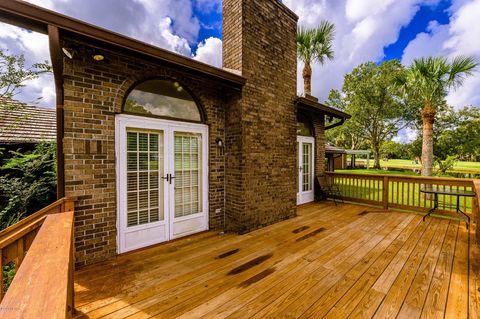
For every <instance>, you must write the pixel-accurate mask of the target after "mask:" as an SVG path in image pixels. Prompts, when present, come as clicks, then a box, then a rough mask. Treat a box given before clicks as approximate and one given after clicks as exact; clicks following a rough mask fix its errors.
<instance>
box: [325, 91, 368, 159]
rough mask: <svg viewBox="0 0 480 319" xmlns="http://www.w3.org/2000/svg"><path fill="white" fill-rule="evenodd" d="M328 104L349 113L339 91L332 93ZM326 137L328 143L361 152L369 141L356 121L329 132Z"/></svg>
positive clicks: (361, 126) (350, 121) (347, 122)
mask: <svg viewBox="0 0 480 319" xmlns="http://www.w3.org/2000/svg"><path fill="white" fill-rule="evenodd" d="M326 104H327V105H330V106H333V107H335V108H337V109H339V110H342V111H347V103H346V101H345V99H343V97H342V94H341V93H340V92H339V91H338V90H335V89H332V90H331V91H330V94H329V95H328V100H327V101H326ZM325 135H326V138H327V141H329V142H332V143H333V144H335V145H337V146H340V147H343V148H345V149H351V150H359V149H361V148H363V147H367V142H368V141H367V140H366V139H365V137H364V135H363V125H362V124H361V123H359V122H358V121H355V120H348V121H346V122H345V123H344V124H342V125H340V126H337V127H336V128H334V129H331V130H327V131H326V132H325Z"/></svg>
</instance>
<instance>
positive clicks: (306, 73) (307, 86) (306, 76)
mask: <svg viewBox="0 0 480 319" xmlns="http://www.w3.org/2000/svg"><path fill="white" fill-rule="evenodd" d="M303 91H304V92H305V96H306V95H312V67H311V66H310V62H308V61H305V66H304V67H303Z"/></svg>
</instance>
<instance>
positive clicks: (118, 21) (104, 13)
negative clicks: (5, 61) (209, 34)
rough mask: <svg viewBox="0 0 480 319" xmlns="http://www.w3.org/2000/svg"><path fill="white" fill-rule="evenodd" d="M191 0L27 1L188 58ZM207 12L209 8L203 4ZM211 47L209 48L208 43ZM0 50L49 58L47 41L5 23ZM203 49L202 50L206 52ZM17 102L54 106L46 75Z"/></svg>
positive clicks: (196, 25) (192, 38)
mask: <svg viewBox="0 0 480 319" xmlns="http://www.w3.org/2000/svg"><path fill="white" fill-rule="evenodd" d="M192 1H193V0H101V1H99V0H82V1H75V0H29V2H31V3H33V4H36V5H39V6H42V7H45V8H47V9H51V10H54V11H57V12H60V13H63V14H66V15H68V16H72V17H74V18H77V19H80V20H83V21H86V22H89V23H92V24H95V25H98V26H100V27H103V28H106V29H109V30H113V31H115V32H118V33H121V34H124V35H127V36H130V37H133V38H135V39H139V40H141V41H144V42H147V43H150V44H152V45H156V46H158V47H161V48H164V49H167V50H171V51H175V52H177V53H180V54H183V55H185V56H191V55H192V50H191V45H192V44H195V43H196V42H197V40H198V34H199V30H200V22H199V20H198V19H197V18H196V17H195V16H194V15H193V3H192ZM203 6H204V7H205V8H206V7H207V6H208V4H207V3H206V2H205V3H203ZM209 46H210V44H209ZM0 48H3V49H6V48H8V49H9V50H10V51H11V52H13V53H16V54H20V53H23V54H25V57H26V60H27V62H28V63H35V62H43V61H44V60H49V51H48V40H47V37H46V36H44V35H42V34H38V33H32V32H28V31H26V30H24V29H20V28H18V27H14V26H11V25H7V24H0ZM206 49H207V48H206ZM26 85H27V86H26V87H25V88H24V89H23V90H22V93H21V94H19V95H18V96H17V97H16V98H17V99H19V100H21V101H24V102H32V101H34V100H35V99H36V98H37V97H39V96H43V99H42V101H41V102H40V104H41V105H45V106H52V105H53V104H54V97H55V95H54V94H53V93H54V83H53V80H52V76H51V75H46V76H42V77H41V78H40V79H37V80H34V81H30V82H29V83H26Z"/></svg>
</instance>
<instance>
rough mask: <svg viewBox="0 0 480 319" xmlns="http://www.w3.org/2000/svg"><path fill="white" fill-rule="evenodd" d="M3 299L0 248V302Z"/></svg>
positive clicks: (0, 252)
mask: <svg viewBox="0 0 480 319" xmlns="http://www.w3.org/2000/svg"><path fill="white" fill-rule="evenodd" d="M2 299H3V250H2V249H0V302H2Z"/></svg>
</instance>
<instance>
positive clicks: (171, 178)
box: [168, 174, 175, 185]
mask: <svg viewBox="0 0 480 319" xmlns="http://www.w3.org/2000/svg"><path fill="white" fill-rule="evenodd" d="M168 175H169V176H170V185H171V184H172V181H173V179H174V178H175V176H172V174H168Z"/></svg>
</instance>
